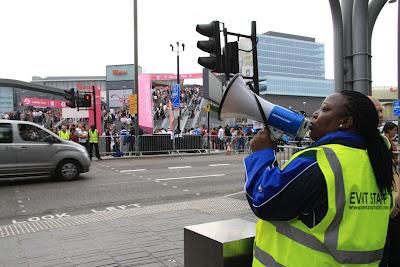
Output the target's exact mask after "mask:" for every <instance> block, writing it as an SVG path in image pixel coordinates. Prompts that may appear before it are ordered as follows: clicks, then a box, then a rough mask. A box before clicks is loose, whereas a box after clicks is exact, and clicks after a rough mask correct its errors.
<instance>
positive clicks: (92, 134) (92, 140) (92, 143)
mask: <svg viewBox="0 0 400 267" xmlns="http://www.w3.org/2000/svg"><path fill="white" fill-rule="evenodd" d="M88 135H89V158H90V160H92V157H93V147H94V148H95V150H96V157H97V159H98V160H101V158H100V153H99V131H98V130H97V129H96V126H95V125H92V126H91V127H90V130H89V133H88Z"/></svg>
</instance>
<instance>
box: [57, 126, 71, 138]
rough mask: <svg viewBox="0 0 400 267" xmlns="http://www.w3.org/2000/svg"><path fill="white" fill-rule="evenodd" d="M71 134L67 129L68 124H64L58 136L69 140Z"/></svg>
mask: <svg viewBox="0 0 400 267" xmlns="http://www.w3.org/2000/svg"><path fill="white" fill-rule="evenodd" d="M69 135H70V133H69V131H68V130H67V126H65V125H63V126H62V127H61V130H60V131H58V136H59V137H60V138H61V139H63V140H69V139H70V138H69Z"/></svg>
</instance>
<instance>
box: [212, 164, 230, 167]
mask: <svg viewBox="0 0 400 267" xmlns="http://www.w3.org/2000/svg"><path fill="white" fill-rule="evenodd" d="M228 165H231V164H229V163H221V164H210V165H208V166H210V167H218V166H228Z"/></svg>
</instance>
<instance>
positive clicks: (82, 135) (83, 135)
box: [78, 124, 89, 151]
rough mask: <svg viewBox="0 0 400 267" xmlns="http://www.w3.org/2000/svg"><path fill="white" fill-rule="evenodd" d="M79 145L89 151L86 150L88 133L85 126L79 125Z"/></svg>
mask: <svg viewBox="0 0 400 267" xmlns="http://www.w3.org/2000/svg"><path fill="white" fill-rule="evenodd" d="M78 136H79V144H81V145H82V146H84V147H85V148H86V150H87V151H89V148H88V131H87V130H86V126H85V125H84V124H82V125H81V127H80V130H79V133H78Z"/></svg>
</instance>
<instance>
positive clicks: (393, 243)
mask: <svg viewBox="0 0 400 267" xmlns="http://www.w3.org/2000/svg"><path fill="white" fill-rule="evenodd" d="M397 129H398V127H397V125H396V124H394V123H393V122H390V121H389V122H386V123H385V125H384V126H383V134H382V138H383V140H384V141H385V144H386V146H387V148H388V149H389V150H390V151H391V153H392V160H393V168H394V173H395V175H394V181H395V189H396V190H395V192H394V195H395V198H394V199H395V203H397V204H396V205H395V206H394V207H393V209H392V212H391V214H390V220H389V228H388V232H387V238H386V245H385V249H384V253H383V258H382V262H381V263H380V265H379V266H380V267H387V266H400V255H399V250H400V206H399V203H400V181H399V174H398V172H397V166H398V155H397V154H395V153H394V152H397V147H396V145H395V143H394V142H393V138H394V137H395V136H396V133H397Z"/></svg>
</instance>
